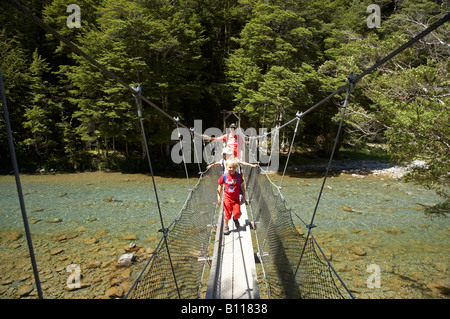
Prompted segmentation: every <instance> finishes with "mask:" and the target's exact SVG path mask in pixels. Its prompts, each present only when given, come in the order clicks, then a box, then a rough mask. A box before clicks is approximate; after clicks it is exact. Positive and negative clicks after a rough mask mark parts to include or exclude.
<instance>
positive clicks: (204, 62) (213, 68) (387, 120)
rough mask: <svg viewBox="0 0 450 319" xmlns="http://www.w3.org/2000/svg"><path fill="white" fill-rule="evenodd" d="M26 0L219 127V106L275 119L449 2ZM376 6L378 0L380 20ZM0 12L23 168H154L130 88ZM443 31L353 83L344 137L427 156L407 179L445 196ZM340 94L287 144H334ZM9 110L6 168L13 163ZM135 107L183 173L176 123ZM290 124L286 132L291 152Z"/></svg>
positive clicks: (166, 165)
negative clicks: (175, 153)
mask: <svg viewBox="0 0 450 319" xmlns="http://www.w3.org/2000/svg"><path fill="white" fill-rule="evenodd" d="M19 2H20V3H21V4H22V5H23V6H25V7H27V8H28V9H30V10H31V11H32V12H33V13H34V14H35V15H36V16H37V17H39V18H41V19H42V20H43V21H44V22H45V23H47V24H48V25H49V26H51V27H52V28H53V29H55V30H56V31H57V32H58V33H60V34H61V35H63V36H64V37H66V38H67V39H69V40H70V41H72V42H73V43H74V44H75V45H76V46H78V47H79V48H80V49H81V50H83V51H84V52H85V53H86V54H88V55H89V56H91V57H92V58H93V59H95V60H96V61H98V62H99V63H100V64H101V65H103V66H104V67H106V68H107V69H108V70H109V71H111V72H113V73H114V74H116V75H117V76H118V77H119V78H121V79H122V80H123V81H125V82H126V83H128V84H129V85H130V86H132V85H140V86H141V88H142V94H143V95H144V96H145V97H146V98H148V99H149V100H150V101H152V102H153V103H155V104H156V105H158V106H159V107H160V108H161V109H162V110H164V111H165V112H167V113H168V114H170V115H172V116H177V117H179V118H180V122H181V123H183V124H185V125H187V126H190V127H192V126H193V123H194V120H202V121H203V122H202V123H203V128H207V127H218V128H222V127H223V125H222V121H223V113H222V111H223V110H227V111H232V110H234V111H240V112H241V113H240V114H241V116H242V118H241V126H242V127H243V128H246V127H254V128H262V127H264V128H268V129H270V128H273V127H276V126H277V125H282V124H284V123H285V122H287V121H288V120H290V119H292V118H294V117H295V116H296V114H297V112H302V111H305V110H307V109H308V108H309V107H311V106H312V105H314V104H315V103H317V102H319V101H320V100H322V99H323V98H324V97H326V96H328V95H329V94H330V93H331V92H333V91H335V90H336V88H338V87H339V86H342V85H344V84H346V82H347V77H348V75H349V74H350V73H351V72H353V73H354V74H360V73H361V72H362V71H364V70H365V69H367V68H369V67H370V66H372V65H373V64H374V63H375V62H376V61H378V60H380V59H381V58H383V57H385V56H386V55H387V54H389V53H391V52H392V51H393V50H395V49H396V48H398V47H399V46H400V45H401V44H403V43H405V42H406V41H408V40H409V39H411V38H412V37H414V36H415V35H416V34H418V33H420V32H421V31H423V30H424V29H425V28H427V27H428V26H429V25H431V24H432V23H434V22H436V21H437V20H439V19H440V18H441V17H442V16H444V15H445V14H446V13H448V11H449V8H448V3H447V2H446V1H439V0H433V1H432V0H390V1H387V0H334V1H333V0H330V1H323V0H135V1H131V0H44V1H37V0H20V1H19ZM71 4H76V5H77V6H78V9H79V13H80V15H79V16H78V17H77V19H78V20H76V19H75V18H74V17H73V15H72V14H73V12H74V11H72V10H71V9H70V8H68V7H69V5H71ZM373 4H375V5H376V6H378V8H379V9H380V16H379V20H378V25H375V26H374V25H373V21H374V20H373V19H372V20H370V19H371V14H372V12H373V11H371V10H370V9H369V6H370V5H373ZM0 8H1V11H0V69H1V72H2V77H3V82H4V85H5V93H6V97H7V101H8V109H9V113H10V120H11V126H12V131H13V136H14V143H15V147H16V153H17V157H18V159H19V166H20V167H21V168H22V170H25V171H28V172H34V171H36V170H37V169H41V168H45V169H47V170H50V169H54V170H59V171H76V170H89V169H93V170H98V169H113V170H122V171H145V170H146V166H145V163H146V159H145V157H146V156H147V154H145V150H144V148H143V139H142V134H141V129H140V126H139V121H138V115H137V112H136V104H135V99H134V97H133V96H132V94H130V92H129V91H127V90H126V89H125V88H124V87H122V86H121V85H119V84H118V83H117V82H116V81H114V80H113V79H111V78H110V77H108V76H107V75H105V74H104V73H102V72H101V71H100V70H99V69H98V68H96V67H95V66H93V65H92V64H91V63H89V62H88V61H86V59H84V58H83V57H81V56H79V55H77V54H75V53H74V52H73V51H72V50H71V49H70V48H69V47H68V46H66V45H64V44H63V43H61V42H60V41H58V40H57V39H55V37H53V36H52V35H50V34H46V32H45V31H44V30H43V29H42V28H40V27H39V26H38V25H36V24H35V23H34V22H33V21H32V20H31V19H30V18H29V17H27V16H25V15H24V14H23V13H22V12H20V11H18V10H17V9H16V8H15V7H14V6H13V5H11V4H10V1H7V0H2V1H1V3H0ZM71 15H72V16H71ZM71 17H72V18H71ZM372 17H373V16H372ZM74 22H78V25H74ZM449 29H450V28H449V24H448V23H446V24H444V25H442V26H441V27H440V28H438V29H437V30H435V31H434V32H432V33H430V34H429V35H427V36H426V37H424V38H423V39H421V40H420V41H418V42H417V43H415V44H414V45H413V46H411V47H409V48H408V49H406V50H405V51H403V52H402V53H401V54H399V55H397V56H395V58H393V59H392V60H389V61H388V62H387V63H385V64H383V65H382V66H381V67H379V68H378V69H377V70H375V72H373V73H372V74H370V75H368V76H366V77H364V78H363V79H362V80H361V81H360V82H358V83H357V85H356V86H355V88H354V90H353V92H352V95H351V97H350V100H349V104H348V107H347V110H346V112H347V113H346V117H345V119H344V126H343V134H342V137H341V139H340V140H339V145H338V146H339V149H340V150H345V149H346V150H367V149H369V148H371V147H372V148H373V146H374V145H375V146H378V147H381V148H382V149H383V150H384V151H385V152H387V154H388V155H389V158H390V159H391V160H393V161H395V162H398V163H403V164H408V163H411V161H413V160H420V161H423V162H425V165H422V166H420V167H416V168H415V169H414V170H413V171H412V172H411V174H410V178H411V179H413V180H414V181H417V182H420V183H423V184H424V185H426V186H427V187H431V188H436V189H439V190H440V191H441V192H442V193H443V194H444V195H445V196H446V197H448V194H447V193H446V191H445V190H447V191H448V188H447V187H448V185H449V179H450V176H449V173H448V172H449V171H450V162H449V159H450V156H449V155H450V154H449V153H450V126H449V125H448V123H450V115H449V114H450V112H449V111H450V108H449V91H450V90H449V87H450V86H449V76H448V73H449V70H450V64H449V53H450V41H449V34H450V33H449ZM344 96H345V91H344V93H341V94H339V95H337V96H335V97H334V98H332V99H331V100H329V101H328V102H326V103H325V104H324V105H322V106H321V107H320V108H318V109H316V110H315V111H314V112H311V114H308V116H305V117H304V118H302V120H301V122H300V125H299V128H298V132H297V133H296V134H297V135H296V136H295V144H294V148H293V150H294V154H296V155H299V156H301V155H308V156H319V157H320V156H322V157H326V156H328V155H329V154H330V151H331V148H332V145H333V142H334V138H335V134H336V130H337V127H338V123H339V119H340V114H341V108H342V104H343V100H344ZM0 114H1V115H2V117H1V118H0V167H1V170H2V172H3V173H7V172H9V171H10V170H11V169H10V168H11V160H10V156H9V148H8V142H7V132H6V127H5V122H4V118H3V110H0ZM142 116H143V122H144V125H145V131H146V137H147V141H148V145H149V147H150V154H151V158H152V161H153V162H154V165H155V167H156V168H157V169H158V170H167V169H179V168H180V167H181V166H179V165H175V164H174V163H172V162H171V160H170V150H171V148H172V147H173V145H174V144H175V143H177V141H174V140H171V132H172V131H173V130H174V128H175V124H174V122H173V121H170V119H168V118H167V117H165V116H163V115H162V114H161V113H160V112H157V111H156V110H154V109H152V108H151V107H148V106H145V105H144V106H143V114H142ZM294 128H295V125H289V126H286V127H284V128H283V130H282V132H280V139H281V141H280V143H281V148H282V150H283V149H285V148H287V147H289V143H290V140H291V139H292V135H293V131H294ZM337 155H338V156H339V153H338V154H337ZM295 158H301V157H295V156H294V161H295Z"/></svg>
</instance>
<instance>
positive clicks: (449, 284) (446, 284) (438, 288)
mask: <svg viewBox="0 0 450 319" xmlns="http://www.w3.org/2000/svg"><path fill="white" fill-rule="evenodd" d="M427 287H428V288H430V290H431V291H433V292H434V293H438V294H442V295H448V294H450V280H445V279H441V280H438V281H435V282H432V283H429V284H428V285H427Z"/></svg>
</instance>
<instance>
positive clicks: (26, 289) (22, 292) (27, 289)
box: [17, 284, 33, 297]
mask: <svg viewBox="0 0 450 319" xmlns="http://www.w3.org/2000/svg"><path fill="white" fill-rule="evenodd" d="M32 291H33V286H32V285H26V284H25V285H23V286H20V288H19V289H18V290H17V294H18V295H19V297H25V296H28V295H29V294H30V293H31V292H32Z"/></svg>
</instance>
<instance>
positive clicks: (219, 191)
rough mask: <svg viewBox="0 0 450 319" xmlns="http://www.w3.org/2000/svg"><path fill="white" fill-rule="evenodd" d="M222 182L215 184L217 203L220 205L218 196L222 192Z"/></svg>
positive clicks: (220, 198)
mask: <svg viewBox="0 0 450 319" xmlns="http://www.w3.org/2000/svg"><path fill="white" fill-rule="evenodd" d="M222 186H223V185H222V184H219V186H217V203H218V204H219V205H220V202H221V200H222V197H221V196H220V195H221V194H222Z"/></svg>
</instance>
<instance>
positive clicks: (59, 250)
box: [50, 248, 64, 256]
mask: <svg viewBox="0 0 450 319" xmlns="http://www.w3.org/2000/svg"><path fill="white" fill-rule="evenodd" d="M63 251H64V249H62V248H57V249H54V250H52V251H51V252H50V255H52V256H55V255H58V254H60V253H62V252H63Z"/></svg>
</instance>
